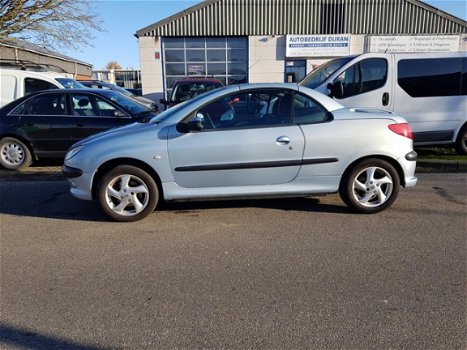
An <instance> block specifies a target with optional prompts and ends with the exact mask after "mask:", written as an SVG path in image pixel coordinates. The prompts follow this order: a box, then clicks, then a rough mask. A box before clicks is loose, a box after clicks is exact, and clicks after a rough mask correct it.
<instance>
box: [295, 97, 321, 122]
mask: <svg viewBox="0 0 467 350" xmlns="http://www.w3.org/2000/svg"><path fill="white" fill-rule="evenodd" d="M294 107H295V119H294V122H295V123H296V124H311V123H323V122H327V121H329V120H330V114H329V113H328V111H327V110H326V109H324V107H322V106H321V105H319V104H318V103H316V102H315V101H314V100H313V99H311V98H310V97H308V96H305V95H301V94H295V97H294Z"/></svg>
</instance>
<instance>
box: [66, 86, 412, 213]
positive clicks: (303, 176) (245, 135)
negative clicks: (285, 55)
mask: <svg viewBox="0 0 467 350" xmlns="http://www.w3.org/2000/svg"><path fill="white" fill-rule="evenodd" d="M416 158H417V154H416V153H415V152H414V151H413V147H412V132H411V129H410V126H409V125H408V124H407V122H406V120H405V119H404V118H402V117H400V116H398V115H395V114H392V113H388V112H384V111H379V110H368V109H359V108H344V107H342V106H341V105H340V104H339V103H337V102H335V101H333V100H332V99H330V98H328V97H327V96H325V95H322V94H320V93H318V92H315V91H313V90H310V89H308V88H305V87H302V86H298V85H291V84H255V85H251V84H244V85H233V86H229V87H225V88H221V89H216V90H212V91H210V92H207V93H205V94H202V95H200V96H198V97H196V98H195V99H192V100H189V101H187V102H184V103H182V104H180V105H178V106H176V107H173V108H171V109H169V110H167V111H165V112H164V113H161V114H159V115H158V116H156V117H153V118H152V119H148V120H141V121H139V122H138V123H134V124H130V125H127V126H123V127H120V128H116V129H111V130H108V131H105V132H102V133H99V134H96V135H94V136H91V137H89V138H87V139H84V140H82V141H80V142H78V143H77V144H75V145H74V146H73V147H72V148H70V150H69V151H68V153H67V155H66V158H65V163H64V165H63V173H64V174H65V176H66V177H67V178H68V179H69V182H70V184H71V193H72V194H73V196H75V197H77V198H80V199H85V200H92V199H97V200H98V201H99V203H100V205H101V207H102V209H103V210H104V211H105V212H106V213H107V214H108V215H109V216H110V217H111V218H112V219H114V220H117V221H135V220H139V219H142V218H144V217H146V216H147V215H149V214H150V213H152V212H153V211H154V210H155V208H156V206H157V204H158V203H159V202H160V201H163V200H164V201H184V200H206V199H215V200H218V199H233V198H249V197H250V198H260V197H261V198H264V197H306V196H312V195H318V194H326V193H336V192H338V193H339V194H340V196H341V198H342V200H343V201H344V202H345V203H346V204H347V205H348V206H349V207H351V208H352V209H353V210H355V211H357V212H362V213H376V212H379V211H381V210H384V209H386V208H388V207H389V206H390V205H391V204H392V203H394V201H395V200H396V197H397V195H398V193H399V189H400V187H412V186H415V184H416V182H417V178H416V177H415V176H414V173H415V165H416Z"/></svg>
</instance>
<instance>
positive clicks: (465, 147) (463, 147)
mask: <svg viewBox="0 0 467 350" xmlns="http://www.w3.org/2000/svg"><path fill="white" fill-rule="evenodd" d="M454 146H455V148H456V151H457V153H459V154H467V125H464V127H463V128H462V129H461V130H460V131H459V135H457V141H456V144H455V145H454Z"/></svg>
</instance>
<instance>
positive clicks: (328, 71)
mask: <svg viewBox="0 0 467 350" xmlns="http://www.w3.org/2000/svg"><path fill="white" fill-rule="evenodd" d="M353 58H354V57H353V56H349V57H343V58H337V59H335V60H331V61H328V62H326V63H324V64H322V65H321V66H319V67H318V68H316V69H315V70H313V71H312V72H311V73H310V74H308V75H307V76H306V77H305V78H303V80H302V81H300V83H299V85H301V86H305V87H307V88H310V89H315V88H317V87H318V86H319V85H321V84H322V83H324V81H325V80H326V79H327V78H329V76H331V75H332V74H334V72H335V71H336V70H338V69H339V68H341V67H342V66H344V65H345V64H347V63H348V62H350V61H351V60H352V59H353Z"/></svg>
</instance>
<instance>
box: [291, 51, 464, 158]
mask: <svg viewBox="0 0 467 350" xmlns="http://www.w3.org/2000/svg"><path fill="white" fill-rule="evenodd" d="M299 84H300V85H302V86H306V87H309V88H313V89H316V90H317V91H319V92H322V93H326V94H329V95H330V96H331V97H334V99H336V100H337V101H339V102H340V103H342V104H343V105H344V106H346V107H370V108H378V109H384V110H387V111H391V112H395V113H397V114H400V115H402V116H404V118H406V119H407V121H408V122H409V123H410V125H411V127H412V129H413V132H414V143H415V145H436V144H445V145H453V146H455V148H456V149H457V151H458V152H459V153H460V154H467V53H466V52H454V53H367V54H363V55H358V56H349V57H342V58H337V59H335V60H331V61H329V62H327V63H326V64H324V65H322V66H320V67H319V68H318V69H316V70H314V71H313V72H311V73H310V74H309V75H308V76H307V77H305V78H304V79H303V80H302V81H301V82H300V83H299Z"/></svg>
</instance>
